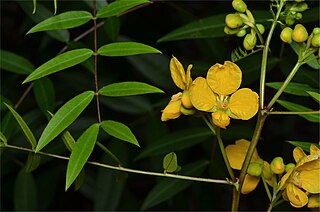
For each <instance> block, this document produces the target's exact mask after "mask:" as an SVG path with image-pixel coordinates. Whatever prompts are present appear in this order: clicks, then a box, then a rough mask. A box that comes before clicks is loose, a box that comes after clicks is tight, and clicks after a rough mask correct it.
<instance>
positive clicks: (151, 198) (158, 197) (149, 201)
mask: <svg viewBox="0 0 320 212" xmlns="http://www.w3.org/2000/svg"><path fill="white" fill-rule="evenodd" d="M208 164H209V162H208V161H198V162H195V163H192V164H189V165H186V166H183V167H182V171H181V174H183V175H187V176H190V175H193V176H199V175H200V174H201V173H202V172H203V171H204V170H205V168H206V166H207V165H208ZM191 184H192V181H188V180H179V179H162V180H160V181H159V183H158V184H157V185H156V186H155V187H154V188H153V189H152V190H151V191H150V192H149V194H148V196H147V198H146V199H145V201H144V202H143V205H142V207H141V210H145V209H148V208H150V207H152V206H154V205H157V204H159V203H161V202H164V201H166V200H168V199H170V198H172V197H173V196H174V195H176V194H178V193H179V192H181V191H183V190H184V189H186V188H187V187H188V186H190V185H191Z"/></svg>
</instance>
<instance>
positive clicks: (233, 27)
mask: <svg viewBox="0 0 320 212" xmlns="http://www.w3.org/2000/svg"><path fill="white" fill-rule="evenodd" d="M232 7H233V8H234V9H235V10H236V11H237V12H236V13H232V14H228V15H227V16H226V18H225V23H226V26H225V28H224V32H225V33H226V34H228V35H234V34H235V35H237V36H238V37H244V40H243V47H244V48H245V49H246V50H252V49H253V48H254V47H255V46H256V43H257V30H259V33H260V34H263V33H264V31H265V29H264V26H263V25H262V24H256V23H255V19H254V17H253V15H252V13H251V12H250V10H248V9H247V5H246V3H244V1H243V0H233V1H232Z"/></svg>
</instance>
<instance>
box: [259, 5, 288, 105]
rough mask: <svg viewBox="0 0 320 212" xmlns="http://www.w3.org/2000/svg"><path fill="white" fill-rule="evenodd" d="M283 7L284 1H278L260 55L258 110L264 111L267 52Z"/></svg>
mask: <svg viewBox="0 0 320 212" xmlns="http://www.w3.org/2000/svg"><path fill="white" fill-rule="evenodd" d="M283 6H284V0H281V1H280V4H279V7H278V11H277V14H276V16H275V17H274V19H273V22H272V25H271V28H270V31H269V34H268V37H267V40H266V43H265V47H264V49H263V53H262V62H261V74H260V89H259V95H260V108H261V109H264V93H265V84H266V72H267V59H268V52H269V46H270V41H271V38H272V35H273V32H274V29H275V28H276V25H277V23H278V19H279V17H280V13H281V10H282V7H283Z"/></svg>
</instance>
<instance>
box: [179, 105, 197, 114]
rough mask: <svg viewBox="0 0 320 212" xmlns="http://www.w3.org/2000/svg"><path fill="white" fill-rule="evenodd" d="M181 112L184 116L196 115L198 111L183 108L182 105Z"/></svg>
mask: <svg viewBox="0 0 320 212" xmlns="http://www.w3.org/2000/svg"><path fill="white" fill-rule="evenodd" d="M180 112H181V113H182V114H183V115H187V116H188V115H193V114H195V112H196V110H195V109H187V108H185V107H183V106H182V105H181V107H180Z"/></svg>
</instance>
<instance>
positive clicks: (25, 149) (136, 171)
mask: <svg viewBox="0 0 320 212" xmlns="http://www.w3.org/2000/svg"><path fill="white" fill-rule="evenodd" d="M6 147H7V148H11V149H17V150H20V151H26V152H35V151H34V150H32V149H28V148H24V147H19V146H14V145H9V144H8V145H5V146H1V148H6ZM37 154H40V155H45V156H49V157H53V158H58V159H62V160H69V159H70V158H69V157H64V156H60V155H56V154H51V153H46V152H41V151H40V152H37ZM86 163H87V164H91V165H94V166H99V167H103V168H107V169H113V170H118V171H124V172H129V173H136V174H144V175H152V176H158V177H168V178H175V179H181V180H190V181H197V182H206V183H217V184H226V185H233V183H230V181H228V180H218V179H209V178H200V177H191V176H185V175H176V174H168V173H166V174H165V173H160V172H150V171H142V170H137V169H129V168H125V167H122V166H112V165H108V164H104V163H99V162H94V161H87V162H86Z"/></svg>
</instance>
